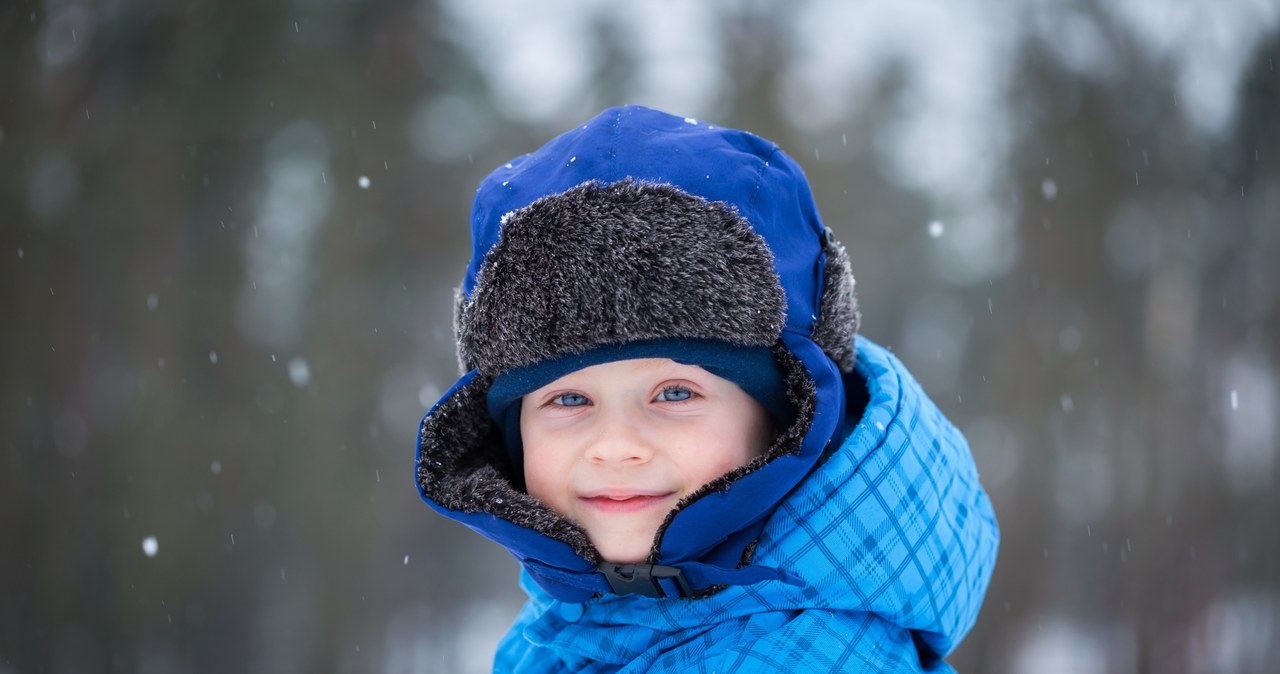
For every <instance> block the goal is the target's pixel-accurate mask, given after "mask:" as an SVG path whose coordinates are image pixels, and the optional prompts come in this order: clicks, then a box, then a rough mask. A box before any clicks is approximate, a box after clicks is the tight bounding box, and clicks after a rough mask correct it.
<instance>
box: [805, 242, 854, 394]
mask: <svg viewBox="0 0 1280 674" xmlns="http://www.w3.org/2000/svg"><path fill="white" fill-rule="evenodd" d="M822 253H823V257H824V258H825V262H824V263H823V267H822V302H821V304H820V308H819V311H818V320H817V321H816V322H815V323H814V325H813V336H812V338H813V341H814V342H815V343H816V344H817V345H818V346H819V347H821V348H822V350H823V351H825V352H826V353H827V355H828V356H830V357H831V360H833V361H835V363H836V365H838V366H839V367H840V370H841V371H842V372H845V373H849V372H852V371H853V361H854V356H855V355H856V354H855V347H854V343H853V341H854V338H855V337H856V336H857V334H858V321H859V319H860V315H859V313H858V298H857V296H856V295H855V294H854V280H853V271H852V270H851V269H850V268H849V254H848V253H847V252H846V251H845V249H844V246H843V245H841V243H840V242H839V241H837V240H836V237H835V234H833V233H832V232H831V229H830V228H827V230H826V232H825V235H824V236H823V238H822Z"/></svg>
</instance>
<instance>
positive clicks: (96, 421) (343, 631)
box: [0, 0, 1280, 674]
mask: <svg viewBox="0 0 1280 674" xmlns="http://www.w3.org/2000/svg"><path fill="white" fill-rule="evenodd" d="M1278 60H1280V5H1277V4H1276V3H1274V2H1272V1H1271V0H1254V1H1248V0H1239V1H1227V2H1219V1H1216V0H1197V1H1186V2H1176V1H1172V0H1171V1H1168V2H1159V1H1157V0H1150V1H1146V2H1143V1H1136V0H1135V1H1122V2H1105V1H1102V0H1093V1H1082V2H1048V1H1037V0H1026V1H1023V2H1017V3H1013V2H1010V3H1005V2H999V1H997V0H986V1H978V0H948V1H947V2H916V1H912V2H871V1H869V0H868V1H855V2H842V1H839V0H806V1H802V2H785V3H784V2H765V1H763V0H715V1H710V2H680V1H677V0H666V1H659V0H654V1H651V2H649V1H641V2H632V3H616V2H610V1H609V0H554V1H553V0H544V1H543V2H538V3H532V2H519V1H517V0H507V1H503V2H494V1H472V0H421V1H418V2H414V3H408V2H389V1H369V2H344V1H341V0H294V1H293V2H270V3H268V2H248V1H239V2H229V1H228V2H212V1H209V0H204V1H198V0H197V1H194V2H141V1H121V0H99V1H93V0H79V1H77V0H47V1H45V2H25V1H18V2H10V3H4V5H3V6H2V7H0V213H2V215H0V222H2V223H3V224H2V226H0V260H2V262H0V275H2V285H0V299H2V301H3V305H2V306H3V309H2V313H0V316H2V322H3V327H2V328H0V368H2V369H0V391H2V393H3V397H2V398H0V424H2V429H3V437H2V438H0V441H2V442H3V447H2V449H0V452H2V453H0V527H2V529H0V534H2V537H0V672H2V673H3V674H28V673H33V672H50V673H55V674H61V673H64V672H86V673H94V672H145V673H151V672H227V671H239V672H270V673H280V672H286V673H287V672H324V671H333V672H395V673H399V672H446V673H455V672H461V673H466V672H480V671H486V670H487V667H488V664H489V661H490V657H491V653H492V650H493V646H494V643H495V641H496V639H497V637H498V635H499V634H500V632H501V631H502V630H503V629H504V628H505V626H506V624H507V623H508V622H509V621H510V620H511V618H512V617H513V615H514V613H515V611H516V609H517V607H518V605H519V603H520V601H521V595H520V594H519V592H518V590H517V589H516V587H515V577H516V566H515V564H514V562H513V561H512V560H511V559H510V558H509V556H508V555H507V554H506V553H505V551H503V550H502V549H500V548H498V547H497V546H495V545H493V544H490V543H488V542H487V541H484V540H483V539H481V538H479V537H478V536H475V535H473V534H471V533H470V532H468V531H466V530H465V529H463V528H462V527H460V526H457V525H454V524H452V523H449V522H446V521H445V520H443V519H442V518H439V517H437V516H435V515H434V514H432V513H431V512H429V511H428V509H427V508H426V507H425V506H423V505H422V504H421V503H420V502H419V501H418V497H417V494H416V492H415V489H414V483H413V479H412V478H413V476H412V462H413V450H414V440H415V432H416V430H417V423H418V419H419V417H420V416H421V415H422V413H423V411H424V408H425V407H426V406H427V405H429V404H430V403H431V402H433V401H434V400H435V399H436V397H437V396H438V395H439V394H440V392H441V390H442V389H444V388H446V387H447V386H448V385H449V384H450V383H451V382H452V380H453V378H454V376H455V367H456V366H455V364H454V360H453V345H452V339H451V323H450V307H451V297H452V289H453V286H454V285H455V284H456V283H457V281H458V279H459V277H460V274H461V272H462V269H463V266H464V264H465V261H466V256H467V254H468V239H467V236H468V234H467V212H468V209H469V205H470V203H469V202H470V197H471V194H472V193H473V189H474V186H475V184H476V182H477V181H478V180H479V179H480V178H481V177H482V176H483V175H484V174H485V173H486V172H487V171H488V169H490V168H491V167H493V166H495V165H497V164H498V163H500V162H503V161H505V160H507V159H508V158H510V157H512V156H514V155H517V154H520V153H524V152H527V151H530V150H532V149H533V148H535V147H537V146H538V145H539V144H541V143H542V142H543V141H545V140H547V139H548V138H550V137H551V136H552V135H553V134H555V133H557V132H559V131H562V130H564V129H566V128H568V127H570V126H572V125H574V124H576V123H577V122H579V121H581V120H583V119H585V118H587V117H589V116H590V115H592V114H593V113H595V112H596V111H597V110H599V109H600V108H602V107H604V106H607V105H612V104H617V103H622V102H635V103H644V104H649V105H653V106H657V107H662V108H665V109H668V110H670V111H672V112H675V113H678V114H682V115H687V116H694V117H698V118H703V119H706V120H709V121H713V122H715V123H720V124H725V125H731V126H737V127H741V128H747V129H750V130H752V131H755V132H757V133H759V134H761V135H764V136H766V137H768V138H771V139H773V140H776V141H777V142H779V143H780V144H781V145H782V146H783V148H784V149H786V150H787V151H788V152H789V153H791V154H792V155H793V156H794V157H796V158H797V159H798V160H799V161H800V162H801V163H802V164H803V165H804V166H805V168H806V170H807V171H808V174H809V176H810V178H811V179H812V181H813V184H814V188H815V191H816V193H817V198H818V202H819V205H820V207H821V209H822V212H823V214H824V217H825V218H826V220H827V222H828V224H829V225H830V226H831V227H832V228H833V229H835V230H836V232H837V234H838V235H839V237H840V238H841V239H842V240H843V241H844V242H845V243H847V244H848V246H849V249H850V253H851V256H852V260H853V265H854V271H855V274H856V275H857V277H858V281H859V284H858V290H859V293H860V297H861V301H862V306H863V307H864V326H865V329H864V333H865V334H866V335H868V336H870V337H872V338H874V339H876V340H878V341H880V342H882V343H885V344H887V345H890V346H891V347H893V348H894V349H895V350H896V351H897V352H898V353H899V354H900V355H901V356H902V357H903V358H904V359H905V360H906V362H907V363H908V364H909V365H910V366H911V367H912V369H913V370H914V371H915V372H916V374H917V375H918V376H919V378H920V379H921V381H922V382H923V383H924V384H925V386H926V388H927V389H928V390H929V391H930V392H931V393H932V394H933V396H934V397H935V399H936V400H937V401H938V402H939V404H940V405H941V406H942V408H943V409H944V410H945V411H946V412H947V413H948V414H949V415H950V416H951V417H952V418H953V419H954V420H955V421H956V422H957V424H958V425H959V426H960V427H961V428H962V429H964V430H965V431H966V432H967V433H968V435H969V437H970V440H971V442H972V445H973V447H974V452H975V455H976V457H977V460H978V463H979V466H980V468H981V470H982V473H983V479H984V482H985V484H986V486H987V488H988V489H989V491H990V492H991V496H992V498H993V499H994V501H995V504H996V508H997V511H998V513H999V516H1000V521H1001V524H1002V526H1003V533H1004V540H1003V546H1002V549H1001V555H1000V561H999V564H998V566H997V569H996V575H995V578H994V581H993V583H992V586H991V589H990V593H989V594H988V597H987V603H986V608H985V609H984V611H983V613H982V615H981V616H980V618H979V620H978V624H977V626H976V627H975V629H974V630H973V632H972V633H971V634H970V636H969V638H968V639H967V640H966V641H965V642H964V643H963V645H962V646H961V647H960V649H959V650H958V651H957V652H956V653H955V654H954V656H953V657H952V658H951V661H952V663H953V664H955V665H956V666H957V667H959V668H960V669H961V671H966V672H1027V671H1037V672H1084V673H1092V672H1108V673H1109V672H1157V671H1158V672H1174V673H1177V672H1264V671H1274V667H1275V666H1276V665H1275V663H1276V662H1277V661H1280V524H1278V523H1280V494H1278V490H1277V487H1278V486H1280V465H1278V464H1280V460H1278V459H1277V452H1278V451H1280V450H1278V448H1277V445H1280V439H1278V436H1280V428H1278V422H1277V414H1278V413H1280V382H1278V377H1280V72H1277V63H1276V62H1277V61H1278Z"/></svg>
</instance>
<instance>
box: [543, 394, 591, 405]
mask: <svg viewBox="0 0 1280 674" xmlns="http://www.w3.org/2000/svg"><path fill="white" fill-rule="evenodd" d="M551 402H553V403H555V404H557V405H559V406H561V407H581V406H582V405H586V404H588V403H590V402H591V401H590V400H587V397H586V396H584V395H582V394H581V393H565V394H563V395H558V396H556V397H555V398H552V399H551Z"/></svg>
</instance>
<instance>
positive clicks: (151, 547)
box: [142, 536, 160, 557]
mask: <svg viewBox="0 0 1280 674" xmlns="http://www.w3.org/2000/svg"><path fill="white" fill-rule="evenodd" d="M157 552H160V542H159V541H157V540H156V537H155V536H147V537H146V538H144V539H142V553H143V554H145V555H146V556H148V557H155V556H156V553H157Z"/></svg>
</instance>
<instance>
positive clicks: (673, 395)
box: [658, 386, 693, 403]
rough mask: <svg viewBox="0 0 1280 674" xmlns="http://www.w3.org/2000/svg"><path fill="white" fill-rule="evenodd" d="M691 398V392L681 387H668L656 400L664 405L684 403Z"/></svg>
mask: <svg viewBox="0 0 1280 674" xmlns="http://www.w3.org/2000/svg"><path fill="white" fill-rule="evenodd" d="M692 397H693V391H690V390H689V389H687V388H685V387H683V386H668V387H667V388H664V389H662V393H659V394H658V400H660V401H662V402H664V403H678V402H684V401H686V400H688V399H690V398H692Z"/></svg>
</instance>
